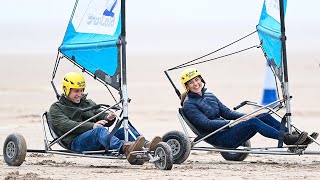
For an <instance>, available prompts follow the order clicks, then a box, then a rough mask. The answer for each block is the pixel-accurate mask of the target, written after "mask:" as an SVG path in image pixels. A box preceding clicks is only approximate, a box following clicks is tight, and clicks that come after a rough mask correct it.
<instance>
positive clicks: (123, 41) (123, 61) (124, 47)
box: [120, 0, 129, 141]
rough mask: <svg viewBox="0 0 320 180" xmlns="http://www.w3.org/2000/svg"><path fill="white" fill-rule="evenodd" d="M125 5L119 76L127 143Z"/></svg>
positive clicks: (123, 2)
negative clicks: (120, 74)
mask: <svg viewBox="0 0 320 180" xmlns="http://www.w3.org/2000/svg"><path fill="white" fill-rule="evenodd" d="M125 7H126V4H125V0H121V35H120V41H121V48H122V49H121V60H122V61H121V66H122V68H121V69H122V72H121V73H122V76H121V81H122V84H121V93H122V98H123V127H124V137H125V141H128V140H129V138H128V131H127V130H126V129H127V128H128V103H129V97H128V89H127V59H126V44H127V43H126V21H125V20H126V9H125Z"/></svg>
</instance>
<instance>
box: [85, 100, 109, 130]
mask: <svg viewBox="0 0 320 180" xmlns="http://www.w3.org/2000/svg"><path fill="white" fill-rule="evenodd" d="M88 102H89V103H90V106H95V105H97V104H96V103H95V102H94V101H92V100H90V99H88ZM101 111H102V110H101V109H100V108H97V109H94V110H93V114H98V113H100V112H101ZM101 120H105V121H101ZM95 121H96V123H97V122H99V121H100V122H103V124H101V123H100V124H101V125H103V126H106V127H110V126H112V125H113V123H114V122H115V116H114V115H113V113H111V112H110V113H107V112H103V113H102V114H100V115H99V116H98V117H97V118H95Z"/></svg>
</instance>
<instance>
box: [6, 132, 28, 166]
mask: <svg viewBox="0 0 320 180" xmlns="http://www.w3.org/2000/svg"><path fill="white" fill-rule="evenodd" d="M26 154H27V144H26V140H25V139H24V137H23V136H22V135H21V134H19V133H13V134H10V135H9V136H8V137H7V138H6V140H5V142H4V145H3V157H4V161H5V162H6V163H7V164H8V165H9V166H20V165H21V164H22V163H23V161H24V160H25V158H26Z"/></svg>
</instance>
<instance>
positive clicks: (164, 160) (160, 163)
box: [154, 142, 173, 170]
mask: <svg viewBox="0 0 320 180" xmlns="http://www.w3.org/2000/svg"><path fill="white" fill-rule="evenodd" d="M154 156H155V157H159V158H160V159H159V160H157V161H155V162H154V163H155V166H156V167H157V168H159V169H161V170H171V169H172V165H173V156H172V151H171V148H170V146H169V145H168V144H167V143H165V142H159V143H158V144H157V146H156V149H155V150H154Z"/></svg>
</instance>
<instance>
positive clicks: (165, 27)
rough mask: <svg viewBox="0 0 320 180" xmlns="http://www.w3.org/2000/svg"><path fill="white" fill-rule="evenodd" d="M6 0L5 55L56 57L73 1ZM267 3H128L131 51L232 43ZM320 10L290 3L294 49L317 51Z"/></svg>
mask: <svg viewBox="0 0 320 180" xmlns="http://www.w3.org/2000/svg"><path fill="white" fill-rule="evenodd" d="M2 1H3V2H2V3H1V4H2V5H1V6H0V24H1V26H0V27H1V29H0V40H1V42H0V54H1V53H12V52H20V53H26V52H30V53H55V51H56V50H57V48H58V46H59V45H60V43H61V41H62V38H63V36H64V32H65V29H66V26H67V23H68V20H69V17H70V14H71V11H72V8H73V5H74V1H71V0H54V1H53V0H51V1H49V0H29V1H23V0H10V1H8V0H6V1H4V0H2ZM262 3H263V0H241V1H238V0H223V1H222V0H220V1H218V0H197V1H195V0H161V1H160V0H128V1H127V37H128V38H127V39H128V45H129V49H131V50H132V51H134V52H139V51H150V52H157V51H163V52H173V51H174V52H180V51H185V50H187V51H189V50H193V49H195V48H196V47H199V46H200V45H199V44H201V45H202V46H213V47H216V46H218V44H220V43H221V44H225V43H227V42H231V41H232V40H235V39H237V38H239V37H241V36H243V35H246V34H248V33H250V32H252V31H254V30H255V26H256V24H257V23H258V20H259V16H260V12H261V6H262ZM319 7H320V1H317V0H307V1H298V0H294V1H291V0H288V9H287V18H286V26H287V36H288V46H289V47H291V48H292V49H299V50H301V51H317V50H318V48H317V47H318V41H319V39H320V38H319V37H320V36H319V35H318V34H319V31H320V14H319V12H318V11H319V10H318V8H319ZM250 43H251V42H250ZM308 44H309V45H310V46H309V47H307V46H306V45H308ZM130 45H132V46H131V47H130Z"/></svg>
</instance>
